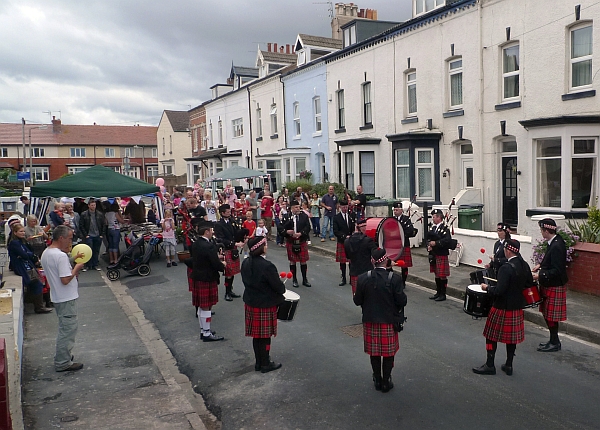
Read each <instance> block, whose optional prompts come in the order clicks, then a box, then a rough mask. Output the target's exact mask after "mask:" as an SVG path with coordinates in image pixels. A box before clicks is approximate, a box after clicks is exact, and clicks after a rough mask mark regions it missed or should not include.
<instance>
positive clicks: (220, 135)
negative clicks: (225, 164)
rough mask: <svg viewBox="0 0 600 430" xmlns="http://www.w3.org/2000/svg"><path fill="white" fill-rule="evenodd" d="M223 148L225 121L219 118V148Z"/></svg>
mask: <svg viewBox="0 0 600 430" xmlns="http://www.w3.org/2000/svg"><path fill="white" fill-rule="evenodd" d="M221 147H223V121H221V119H220V118H219V148H221Z"/></svg>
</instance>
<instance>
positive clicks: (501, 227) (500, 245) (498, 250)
mask: <svg viewBox="0 0 600 430" xmlns="http://www.w3.org/2000/svg"><path fill="white" fill-rule="evenodd" d="M496 230H497V231H498V240H497V241H496V243H494V255H491V256H490V260H491V261H490V263H489V264H486V265H485V268H486V269H491V270H492V275H497V274H498V271H499V270H500V266H502V265H503V264H504V263H506V262H507V261H508V260H507V258H506V257H505V256H504V242H505V241H506V239H510V226H509V225H508V224H504V223H503V222H499V223H498V226H497V229H496ZM492 277H494V276H492Z"/></svg>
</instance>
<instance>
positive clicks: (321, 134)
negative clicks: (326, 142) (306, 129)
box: [312, 131, 323, 137]
mask: <svg viewBox="0 0 600 430" xmlns="http://www.w3.org/2000/svg"><path fill="white" fill-rule="evenodd" d="M321 136H323V132H322V131H317V132H316V133H313V135H312V137H321Z"/></svg>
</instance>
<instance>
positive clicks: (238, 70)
mask: <svg viewBox="0 0 600 430" xmlns="http://www.w3.org/2000/svg"><path fill="white" fill-rule="evenodd" d="M234 75H237V76H247V77H249V78H258V68H256V67H243V66H233V65H232V66H231V73H230V74H229V77H230V78H233V76H234Z"/></svg>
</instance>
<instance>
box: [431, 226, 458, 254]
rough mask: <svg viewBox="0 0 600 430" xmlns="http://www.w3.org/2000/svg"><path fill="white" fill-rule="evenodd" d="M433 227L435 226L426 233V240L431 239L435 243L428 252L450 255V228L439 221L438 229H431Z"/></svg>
mask: <svg viewBox="0 0 600 430" xmlns="http://www.w3.org/2000/svg"><path fill="white" fill-rule="evenodd" d="M433 228H435V226H433V227H432V228H431V230H429V232H428V233H427V242H429V241H430V240H433V241H435V242H436V244H435V246H434V247H433V249H432V250H431V251H429V253H430V254H431V255H450V251H449V250H450V249H451V248H452V235H451V234H450V229H449V228H448V226H447V225H445V224H444V223H441V224H440V227H439V229H437V230H436V231H433Z"/></svg>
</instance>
